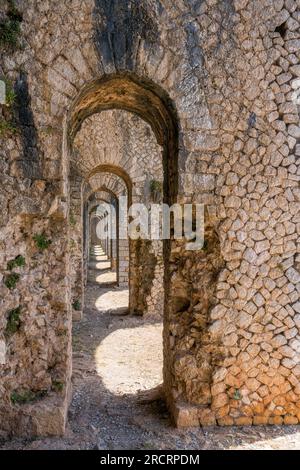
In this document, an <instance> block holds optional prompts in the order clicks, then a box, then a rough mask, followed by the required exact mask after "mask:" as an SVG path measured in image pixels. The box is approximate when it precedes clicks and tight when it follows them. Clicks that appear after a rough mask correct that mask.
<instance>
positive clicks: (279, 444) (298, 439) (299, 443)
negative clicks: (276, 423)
mask: <svg viewBox="0 0 300 470" xmlns="http://www.w3.org/2000/svg"><path fill="white" fill-rule="evenodd" d="M281 429H282V430H283V428H281ZM230 448H231V449H232V450H245V449H247V450H248V449H249V450H254V449H257V450H282V449H291V450H299V449H300V432H295V433H292V434H283V435H282V436H278V437H270V439H264V440H261V438H257V440H256V439H255V440H254V439H253V441H252V442H251V443H249V442H248V443H246V442H245V443H244V444H241V445H239V446H232V447H230Z"/></svg>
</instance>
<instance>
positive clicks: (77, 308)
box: [72, 299, 81, 312]
mask: <svg viewBox="0 0 300 470" xmlns="http://www.w3.org/2000/svg"><path fill="white" fill-rule="evenodd" d="M72 307H73V309H74V310H75V311H76V312H79V311H80V310H81V303H80V302H79V300H78V299H77V300H74V302H73V304H72Z"/></svg>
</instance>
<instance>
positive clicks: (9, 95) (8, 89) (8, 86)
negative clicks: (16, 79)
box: [3, 78, 17, 108]
mask: <svg viewBox="0 0 300 470" xmlns="http://www.w3.org/2000/svg"><path fill="white" fill-rule="evenodd" d="M3 81H4V82H5V98H6V103H5V104H6V106H8V107H9V108H11V107H12V106H13V104H14V103H15V101H16V98H17V95H16V92H15V90H14V88H13V85H12V83H11V81H10V80H7V79H6V78H5V79H4V80H3Z"/></svg>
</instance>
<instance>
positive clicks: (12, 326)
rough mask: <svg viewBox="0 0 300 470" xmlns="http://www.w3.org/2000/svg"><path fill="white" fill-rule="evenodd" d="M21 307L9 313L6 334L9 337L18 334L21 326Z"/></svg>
mask: <svg viewBox="0 0 300 470" xmlns="http://www.w3.org/2000/svg"><path fill="white" fill-rule="evenodd" d="M20 315H21V307H17V308H15V309H13V310H10V311H9V312H8V318H7V324H6V329H5V333H6V335H7V336H10V335H13V334H14V333H16V332H17V331H18V330H19V328H20V325H21V321H20Z"/></svg>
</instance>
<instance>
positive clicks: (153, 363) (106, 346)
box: [95, 323, 163, 395]
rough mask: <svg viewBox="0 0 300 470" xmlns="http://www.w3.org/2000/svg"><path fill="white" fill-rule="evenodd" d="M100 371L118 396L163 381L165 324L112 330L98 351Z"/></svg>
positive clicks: (105, 382)
mask: <svg viewBox="0 0 300 470" xmlns="http://www.w3.org/2000/svg"><path fill="white" fill-rule="evenodd" d="M95 362H96V370H97V373H98V375H99V376H100V377H101V379H102V381H103V384H104V385H105V387H106V388H107V389H108V390H109V391H110V392H112V393H114V394H115V395H123V394H125V393H126V394H134V393H136V392H137V391H139V390H149V389H151V388H154V387H156V386H158V385H159V384H161V383H162V381H163V377H162V365H163V346H162V324H161V323H156V324H151V325H144V326H139V327H136V328H124V329H119V330H116V331H114V332H112V333H111V334H110V335H108V336H107V337H106V338H105V339H104V340H103V341H102V342H101V343H100V344H99V346H98V347H97V349H96V351H95Z"/></svg>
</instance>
